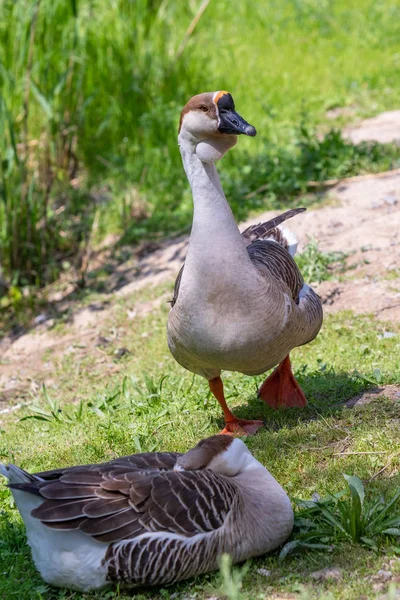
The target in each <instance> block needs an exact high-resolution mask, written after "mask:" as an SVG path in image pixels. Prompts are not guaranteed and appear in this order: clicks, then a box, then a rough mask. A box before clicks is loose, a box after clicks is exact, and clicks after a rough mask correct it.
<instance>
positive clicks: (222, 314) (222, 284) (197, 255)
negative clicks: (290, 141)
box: [168, 91, 322, 434]
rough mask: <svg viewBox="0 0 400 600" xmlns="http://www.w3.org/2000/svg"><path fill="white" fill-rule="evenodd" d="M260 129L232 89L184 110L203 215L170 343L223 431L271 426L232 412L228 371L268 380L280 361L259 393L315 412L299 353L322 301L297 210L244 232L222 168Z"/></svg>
mask: <svg viewBox="0 0 400 600" xmlns="http://www.w3.org/2000/svg"><path fill="white" fill-rule="evenodd" d="M237 134H245V135H249V136H255V135H256V130H255V128H254V127H253V126H252V125H249V124H248V123H247V122H246V121H245V120H244V119H243V118H242V117H241V116H240V115H238V113H237V112H236V111H235V106H234V102H233V99H232V96H231V94H229V93H228V92H225V91H219V92H214V93H204V94H199V95H197V96H194V97H193V98H191V100H189V102H188V103H187V104H186V106H185V107H184V109H183V111H182V114H181V119H180V125H179V136H178V142H179V147H180V151H181V155H182V160H183V166H184V169H185V172H186V175H187V177H188V180H189V183H190V186H191V188H192V194H193V203H194V215H193V226H192V232H191V236H190V242H189V248H188V252H187V257H186V261H185V264H184V267H182V269H181V271H180V273H179V275H178V278H177V280H176V283H175V291H174V297H173V300H172V301H171V304H172V308H171V311H170V313H169V318H168V345H169V348H170V350H171V352H172V354H173V356H174V358H175V359H176V360H177V362H178V363H179V364H180V365H182V366H183V367H185V368H186V369H188V370H189V371H192V372H193V373H197V374H198V375H202V376H203V377H205V378H206V379H207V380H208V381H209V386H210V389H211V392H212V393H213V394H214V396H215V397H216V399H217V400H218V402H219V403H220V405H221V408H222V410H223V413H224V418H225V429H224V430H223V431H222V433H237V434H253V433H255V432H256V431H257V429H258V428H259V427H261V426H262V425H263V422H262V421H248V420H245V419H238V418H237V417H236V416H235V415H234V414H233V413H232V412H231V411H230V410H229V408H228V406H227V404H226V401H225V397H224V390H223V384H222V381H221V378H220V374H221V371H222V370H226V371H239V372H240V373H244V374H246V375H258V374H260V373H264V372H265V371H267V370H268V369H270V368H271V367H274V366H276V365H278V367H277V369H276V370H275V371H274V372H273V373H272V375H270V376H269V377H268V378H267V379H266V381H265V382H264V383H263V385H262V386H261V388H260V389H259V396H260V397H261V398H262V399H263V400H264V401H266V402H267V403H268V404H269V405H270V406H272V407H273V408H277V407H279V406H305V405H306V403H307V400H306V398H305V396H304V394H303V392H302V390H301V388H300V386H299V384H298V383H297V381H296V379H295V378H294V376H293V373H292V370H291V365H290V360H289V352H290V350H292V349H293V348H295V347H296V346H301V345H302V344H306V343H307V342H310V341H311V340H313V339H314V338H315V336H316V335H317V333H318V331H319V330H320V327H321V324H322V305H321V301H320V299H319V297H318V296H317V295H316V294H315V292H314V291H313V290H312V289H311V288H310V287H309V286H308V285H307V284H305V283H304V281H303V278H302V276H301V274H300V272H299V269H298V267H297V265H296V263H295V261H294V260H293V258H292V256H293V255H294V253H295V251H296V248H297V241H296V238H295V236H294V235H293V234H292V233H290V232H287V231H285V230H284V229H283V228H282V227H280V223H282V222H283V221H285V220H286V219H288V218H290V217H293V216H295V215H296V214H297V213H299V212H301V211H303V210H305V209H297V210H291V211H288V212H286V213H284V214H283V215H281V216H280V217H277V218H276V219H273V220H272V221H268V222H267V223H261V224H259V225H256V226H253V227H249V228H248V229H246V231H244V232H243V234H240V232H239V230H238V227H237V225H236V222H235V220H234V217H233V214H232V211H231V209H230V207H229V205H228V202H227V200H226V198H225V195H224V192H223V191H222V188H221V184H220V180H219V177H218V173H217V170H216V168H215V164H214V163H215V162H216V161H217V160H219V159H220V158H222V157H223V156H224V154H225V153H226V152H227V151H228V150H229V149H230V148H232V146H234V145H235V144H236V141H237Z"/></svg>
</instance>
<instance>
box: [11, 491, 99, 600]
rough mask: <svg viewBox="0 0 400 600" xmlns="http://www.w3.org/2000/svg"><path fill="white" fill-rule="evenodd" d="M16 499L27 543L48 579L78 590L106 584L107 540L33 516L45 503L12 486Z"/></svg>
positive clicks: (37, 566) (44, 577)
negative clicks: (47, 523)
mask: <svg viewBox="0 0 400 600" xmlns="http://www.w3.org/2000/svg"><path fill="white" fill-rule="evenodd" d="M13 495H14V498H15V503H16V505H17V507H18V510H19V512H20V513H21V516H22V519H23V521H24V523H25V526H26V532H27V537H28V544H29V545H30V547H31V549H32V557H33V560H34V563H35V565H36V568H37V570H38V571H39V573H40V574H41V576H42V577H43V579H44V580H45V581H47V583H50V584H51V585H54V586H57V587H67V588H70V589H74V590H79V591H83V592H86V591H89V590H92V589H98V588H101V587H104V586H105V585H106V584H107V583H109V582H107V580H106V574H107V567H106V565H102V560H103V559H104V556H105V553H106V550H107V544H102V543H100V542H96V541H95V540H94V539H93V538H91V537H90V536H88V535H85V534H84V533H82V532H81V531H57V530H56V529H50V528H49V527H46V526H45V525H43V524H42V523H41V522H40V521H39V520H38V519H35V518H34V517H32V516H31V511H32V510H33V509H34V508H36V507H37V506H39V505H40V504H41V503H42V500H41V499H40V498H38V497H37V496H34V495H33V494H27V493H26V492H22V491H20V490H13Z"/></svg>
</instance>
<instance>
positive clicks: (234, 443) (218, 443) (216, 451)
mask: <svg viewBox="0 0 400 600" xmlns="http://www.w3.org/2000/svg"><path fill="white" fill-rule="evenodd" d="M260 466H261V465H260V463H259V462H258V461H257V460H256V459H255V458H254V456H253V455H252V454H251V453H250V451H249V450H248V448H247V446H246V445H245V444H244V443H243V442H242V441H241V440H240V439H239V438H234V437H233V436H230V435H213V436H212V437H209V438H206V439H204V440H201V441H200V442H199V443H198V444H197V446H195V447H194V448H192V449H191V450H189V452H186V454H184V455H183V456H180V457H179V458H178V460H177V461H176V464H175V467H174V470H175V471H198V470H200V469H211V471H215V472H216V473H220V474H221V475H226V476H228V477H235V476H236V475H239V474H240V473H243V471H247V470H249V469H251V468H254V467H260Z"/></svg>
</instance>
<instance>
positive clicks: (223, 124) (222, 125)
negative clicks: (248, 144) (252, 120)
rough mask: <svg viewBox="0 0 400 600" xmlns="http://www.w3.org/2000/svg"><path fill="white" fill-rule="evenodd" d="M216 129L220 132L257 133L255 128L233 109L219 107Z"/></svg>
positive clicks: (253, 134) (251, 134) (235, 133)
mask: <svg viewBox="0 0 400 600" xmlns="http://www.w3.org/2000/svg"><path fill="white" fill-rule="evenodd" d="M218 131H220V132H221V133H231V134H234V135H240V134H242V133H243V134H244V135H250V136H251V137H254V136H255V135H257V131H256V128H255V127H253V125H250V124H249V123H248V122H247V121H245V120H244V119H243V117H241V116H240V115H239V114H238V113H237V112H236V111H235V110H233V109H226V108H220V109H219V126H218Z"/></svg>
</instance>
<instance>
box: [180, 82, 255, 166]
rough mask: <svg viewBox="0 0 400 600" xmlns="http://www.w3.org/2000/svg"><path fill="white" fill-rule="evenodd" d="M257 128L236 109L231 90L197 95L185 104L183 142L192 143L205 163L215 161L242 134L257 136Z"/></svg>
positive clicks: (181, 130)
mask: <svg viewBox="0 0 400 600" xmlns="http://www.w3.org/2000/svg"><path fill="white" fill-rule="evenodd" d="M256 133H257V132H256V129H255V127H253V125H250V124H249V123H248V122H247V121H245V120H244V118H243V117H241V116H240V115H239V114H238V113H237V112H236V110H235V103H234V101H233V98H232V96H231V94H230V93H229V92H226V91H224V90H221V91H218V92H206V93H203V94H197V95H196V96H193V98H191V99H190V100H189V102H188V103H187V104H186V105H185V106H184V108H183V110H182V113H181V118H180V122H179V136H178V140H179V143H180V145H182V143H183V142H185V141H187V142H189V143H191V144H192V145H193V146H194V148H195V152H196V154H197V156H198V157H199V158H200V160H201V161H202V162H215V161H216V160H219V159H220V158H222V156H223V155H224V154H225V153H226V152H227V151H228V150H229V149H230V148H232V147H233V146H234V145H235V144H236V142H237V136H238V135H249V136H251V137H254V136H255V135H256Z"/></svg>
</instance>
